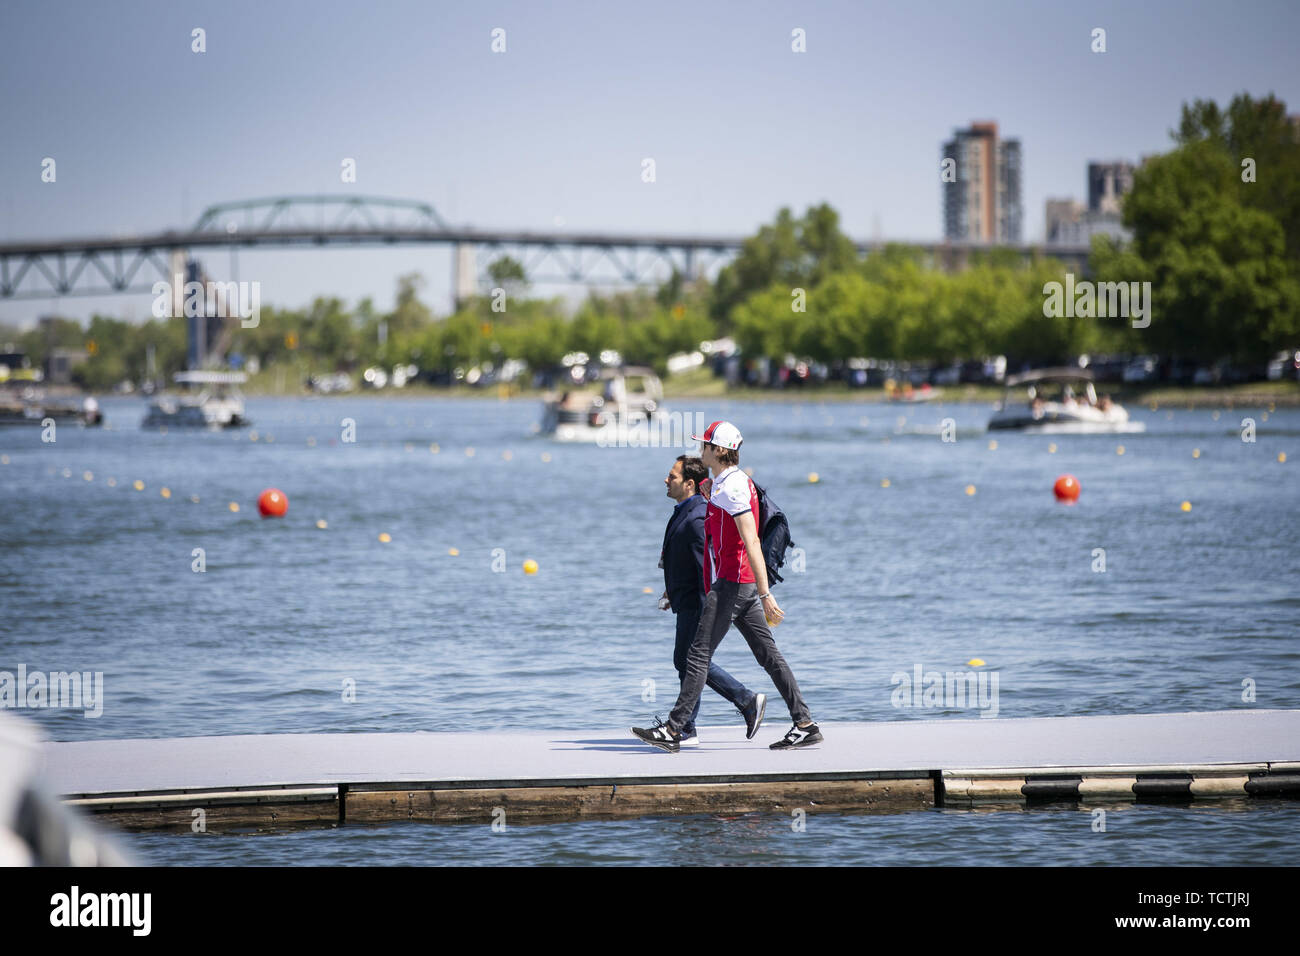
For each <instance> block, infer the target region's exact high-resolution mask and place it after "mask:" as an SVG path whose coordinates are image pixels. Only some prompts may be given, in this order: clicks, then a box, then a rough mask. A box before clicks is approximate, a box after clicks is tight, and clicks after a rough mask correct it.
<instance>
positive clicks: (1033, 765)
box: [43, 710, 1300, 823]
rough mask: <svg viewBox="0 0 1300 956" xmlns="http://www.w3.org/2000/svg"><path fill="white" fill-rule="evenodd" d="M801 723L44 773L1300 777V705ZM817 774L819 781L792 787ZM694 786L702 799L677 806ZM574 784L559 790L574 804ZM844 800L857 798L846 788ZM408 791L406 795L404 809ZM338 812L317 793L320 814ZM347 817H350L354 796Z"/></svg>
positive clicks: (169, 755) (195, 744) (227, 754)
mask: <svg viewBox="0 0 1300 956" xmlns="http://www.w3.org/2000/svg"><path fill="white" fill-rule="evenodd" d="M786 726H787V725H786V724H784V723H782V722H780V721H769V722H766V723H765V724H764V726H763V728H762V729H761V730H760V731H759V733H758V735H757V737H756V738H755V739H754V740H752V741H747V740H745V737H744V729H743V727H740V726H737V725H733V726H726V727H705V728H702V729H701V731H700V739H701V746H700V747H699V748H684V749H683V750H682V751H681V753H679V754H668V753H664V752H662V751H659V750H656V749H654V748H652V747H650V746H648V745H646V744H643V743H641V742H640V741H638V740H636V739H635V738H633V737H632V736H631V734H630V733H629V731H628V730H627V729H625V728H616V729H607V730H600V731H593V730H550V731H533V732H529V731H500V732H485V733H403V734H376V733H358V734H274V735H238V736H226V737H178V738H170V739H161V740H158V739H126V740H95V741H81V742H66V743H57V742H55V743H46V744H44V745H43V754H44V760H45V775H44V776H45V784H46V786H47V788H48V789H50V790H52V791H54V792H56V793H58V794H61V795H63V796H64V797H65V798H66V799H70V800H73V801H75V802H78V803H81V804H82V805H84V806H86V807H88V808H90V809H93V810H97V811H113V810H115V811H126V810H129V809H136V810H138V809H140V808H153V809H158V808H165V807H166V806H168V805H172V804H178V803H180V802H184V803H185V804H186V806H202V805H206V804H213V805H216V804H224V805H227V806H229V805H232V804H236V803H239V802H241V801H240V799H239V796H240V792H241V791H260V792H259V793H257V794H252V793H247V794H245V796H246V799H245V800H244V801H243V802H246V803H260V804H268V803H275V802H277V801H276V800H275V799H273V797H274V791H275V790H276V789H277V788H278V789H281V790H284V791H285V792H284V793H283V797H284V799H285V800H286V801H289V802H292V801H293V800H301V801H308V802H310V801H316V802H320V801H322V800H325V801H327V802H328V800H329V799H332V800H333V801H334V802H335V803H338V804H340V805H341V804H342V803H343V802H344V801H345V800H354V799H356V794H358V793H362V792H369V793H371V794H372V796H375V795H378V794H379V793H384V794H396V793H398V792H401V793H403V794H404V796H403V798H402V799H403V800H405V801H406V802H407V804H408V805H409V806H408V807H407V809H406V810H405V811H402V812H405V813H406V815H407V816H419V815H420V814H419V812H418V811H417V810H416V809H412V808H413V807H414V806H415V803H413V801H415V802H418V801H416V798H415V794H416V792H417V791H418V792H421V793H424V794H426V795H428V794H434V795H438V794H440V795H441V797H437V796H429V798H428V800H427V801H426V802H427V803H428V807H429V808H432V807H433V806H434V805H435V804H438V805H440V806H442V807H443V808H444V809H445V808H446V807H448V806H450V804H449V802H448V801H449V799H450V798H449V796H448V794H449V793H451V792H453V791H459V792H460V796H459V797H458V799H460V800H461V802H462V803H463V802H464V800H465V799H468V798H467V797H466V796H465V795H466V794H467V793H468V792H470V791H478V792H480V793H481V794H483V795H484V797H483V798H484V800H490V799H493V797H492V796H491V795H492V794H496V795H497V796H496V797H495V798H496V799H501V800H507V802H508V798H509V797H510V796H511V795H513V796H514V799H515V802H516V803H517V804H519V805H521V806H522V805H523V803H526V802H531V803H532V804H533V805H534V807H533V809H534V810H536V811H537V812H542V811H544V810H545V806H540V807H539V806H537V804H538V803H539V802H540V803H542V804H545V803H546V802H547V801H551V802H554V800H552V798H551V797H549V796H546V795H545V794H544V793H543V791H544V790H547V788H550V789H551V790H554V791H555V792H556V793H558V794H561V795H567V796H571V795H572V794H573V793H575V792H577V791H579V790H582V791H591V792H592V793H595V792H596V791H597V790H598V789H599V790H600V792H601V793H606V794H608V795H609V799H604V803H605V804H607V806H605V807H604V809H605V810H608V811H609V812H616V808H615V807H614V806H613V804H616V803H617V802H618V799H619V798H618V794H619V793H620V791H619V789H618V788H620V787H623V788H627V787H641V788H643V790H645V791H646V792H647V793H650V792H653V793H657V794H658V797H660V798H663V799H659V798H656V800H653V801H651V804H652V806H653V807H654V808H658V809H661V810H665V811H671V810H678V811H679V812H680V811H683V810H686V811H689V810H693V809H698V808H699V806H701V805H704V804H701V803H700V800H705V797H703V796H700V794H703V793H706V792H707V790H708V788H709V787H712V788H713V791H712V792H713V794H714V796H715V797H716V796H717V795H718V794H724V795H725V794H726V793H727V792H729V790H728V788H730V791H734V792H735V793H742V792H743V793H744V794H745V798H744V799H742V800H740V801H739V803H738V804H737V806H738V807H739V806H740V805H741V804H743V805H744V806H749V805H750V804H751V803H753V802H754V794H755V793H756V792H757V791H755V790H754V786H753V785H760V784H780V785H781V786H780V788H779V791H780V794H782V795H783V796H782V797H781V799H780V800H777V801H776V803H777V804H778V805H781V806H785V805H786V804H787V803H788V802H789V800H791V799H797V797H798V794H799V793H803V792H805V791H806V792H807V793H809V794H812V793H813V792H814V791H816V790H817V789H818V787H819V786H820V787H823V788H824V787H825V786H829V782H831V781H839V782H845V781H848V782H852V781H860V782H866V783H870V784H871V785H872V787H874V789H875V796H874V797H873V798H872V799H868V800H864V801H863V803H864V805H865V804H867V803H871V802H873V800H875V801H877V802H879V801H883V802H884V803H888V802H889V800H890V799H892V798H898V797H899V795H900V794H902V793H904V792H905V794H906V799H905V800H904V802H905V803H908V805H911V804H912V803H914V802H915V801H916V800H918V799H923V798H924V796H925V792H926V791H928V792H929V793H930V794H931V795H932V796H931V798H930V804H931V805H933V804H934V803H935V802H938V803H942V802H943V792H942V786H943V783H942V782H943V781H944V780H948V781H958V780H960V781H961V785H960V787H957V788H954V790H960V791H961V796H962V799H963V800H966V799H968V798H969V797H970V795H971V794H972V793H974V792H976V791H979V790H980V786H981V785H980V784H979V782H978V781H979V780H994V779H999V778H1001V779H1003V780H1004V783H1005V781H1006V780H1007V779H1010V780H1012V781H1013V782H1014V781H1016V780H1019V781H1020V784H1015V785H1013V786H1012V787H1011V790H1012V791H1015V792H1020V790H1019V789H1018V788H1019V787H1021V785H1023V784H1024V783H1025V781H1029V784H1030V789H1032V785H1033V781H1034V780H1035V779H1037V778H1053V779H1057V778H1061V779H1066V780H1067V782H1068V780H1069V779H1070V778H1073V777H1078V778H1080V779H1084V780H1085V785H1084V790H1083V792H1085V793H1090V794H1095V793H1099V792H1102V791H1103V790H1104V789H1105V788H1104V787H1103V788H1102V789H1101V790H1098V789H1096V788H1095V787H1094V788H1093V789H1089V786H1090V784H1089V783H1088V782H1087V781H1088V780H1090V779H1091V778H1094V777H1097V778H1106V779H1111V780H1118V781H1128V783H1126V784H1124V785H1125V786H1130V787H1131V785H1132V782H1133V781H1135V780H1136V781H1139V783H1140V782H1141V781H1142V780H1143V779H1145V778H1147V777H1150V776H1151V775H1164V776H1165V777H1170V778H1171V779H1174V780H1175V781H1177V780H1178V779H1179V778H1180V776H1181V777H1183V778H1186V780H1185V781H1184V782H1188V781H1192V778H1193V777H1200V776H1207V775H1208V776H1214V777H1218V778H1223V779H1224V780H1231V781H1235V783H1232V784H1231V787H1235V790H1232V789H1231V787H1230V788H1229V790H1228V791H1225V792H1235V793H1236V794H1242V793H1243V792H1250V791H1249V788H1246V790H1245V791H1243V789H1242V788H1243V787H1244V786H1245V784H1247V783H1249V782H1250V781H1251V780H1252V779H1256V780H1259V781H1262V780H1264V779H1265V778H1268V777H1270V776H1271V777H1272V778H1274V780H1277V779H1281V778H1287V779H1300V778H1297V775H1298V774H1300V710H1233V711H1217V712H1202V713H1177V714H1133V715H1122V716H1097V717H1052V718H1018V719H980V718H973V719H939V720H896V721H885V722H873V723H826V724H823V725H822V730H823V733H824V734H825V736H826V740H825V742H823V743H822V744H820V745H817V746H815V747H809V748H805V749H801V750H795V751H785V752H775V751H772V750H770V749H769V748H768V744H769V743H771V742H772V741H774V740H776V739H778V738H779V737H780V736H781V734H782V733H783V732H784V730H785V729H786ZM1171 775H1172V777H1171ZM972 780H974V781H976V782H975V783H974V784H972ZM801 782H802V783H803V784H805V785H806V786H804V787H803V790H800V789H799V788H798V787H793V789H792V786H793V785H794V784H796V783H801ZM683 785H685V786H683ZM743 785H750V786H748V788H745V787H744V786H743ZM738 786H740V787H741V789H739V790H737V789H736V788H737V787H738ZM557 788H558V789H557ZM575 788H576V789H575ZM611 788H613V789H612V790H611ZM647 788H648V789H647ZM656 788H658V789H656ZM665 788H666V789H665ZM702 788H703V789H702ZM985 789H986V790H988V791H989V792H990V793H993V792H995V791H996V792H998V793H1003V795H1004V796H1005V792H1006V791H1007V787H1006V786H999V787H993V788H988V787H986V788H985ZM1175 789H1177V788H1175ZM1184 789H1186V788H1184ZM1273 789H1274V790H1276V789H1278V788H1277V787H1276V786H1274V788H1273ZM1283 789H1285V788H1283ZM290 791H296V792H290ZM885 791H889V792H888V793H885ZM1191 791H1192V792H1197V787H1196V786H1194V785H1193V786H1191ZM268 792H271V794H272V795H271V796H268V795H267V794H268ZM621 792H622V793H624V794H625V797H624V799H625V801H631V802H625V804H624V806H623V808H622V809H623V811H624V812H626V813H629V814H630V813H634V812H644V808H642V811H637V810H636V808H635V806H634V804H635V802H636V801H635V800H632V797H631V796H626V795H627V794H630V793H631V791H626V790H624V791H621ZM1024 792H1026V793H1028V792H1029V791H1028V790H1025V791H1024ZM502 794H504V796H501V795H502ZM665 794H668V795H669V796H665ZM683 794H695V795H696V797H693V798H692V799H691V800H686V801H685V803H684V804H683V805H682V806H681V807H679V806H678V804H679V803H682V799H683V798H682V795H683ZM567 796H566V799H565V800H559V804H566V802H571V801H567ZM669 797H671V799H670V798H669ZM696 798H698V799H696ZM840 798H841V802H843V801H846V800H847V801H848V802H849V803H852V801H851V800H850V799H849V796H848V794H847V793H841V794H840ZM439 799H440V800H441V803H440V804H439ZM557 799H558V798H557ZM593 799H594V798H593ZM602 799H603V798H602ZM719 799H720V800H721V803H720V802H719ZM719 799H712V798H710V799H709V800H705V803H706V804H707V805H708V806H715V807H716V806H723V805H726V800H725V798H719ZM810 799H812V800H813V802H814V803H817V802H818V801H816V800H815V798H812V797H810ZM692 800H694V802H692ZM281 802H283V801H281ZM371 802H372V803H375V801H374V800H372V801H371ZM398 802H400V801H398V800H397V798H394V802H393V806H394V807H397V805H398ZM760 802H761V801H760ZM824 802H825V801H822V803H824ZM583 806H586V807H587V808H588V810H587V811H581V808H579V811H574V810H573V808H572V807H569V809H567V810H566V809H565V807H562V806H559V805H558V804H557V805H556V806H555V807H553V809H555V812H556V814H557V815H560V816H566V815H581V812H595V811H594V809H593V806H594V805H592V803H591V801H590V800H588V801H586V802H585V803H584V804H583ZM399 809H400V808H399ZM580 811H581V812H580ZM333 812H335V811H333V810H329V809H324V808H319V807H318V808H317V818H318V819H325V818H327V817H328V816H329V815H330V814H331V813H333ZM429 812H431V813H432V812H433V811H432V809H430V811H429ZM475 812H477V811H475ZM394 814H395V815H398V816H400V815H401V812H399V811H398V810H394ZM337 815H338V818H339V819H343V818H344V816H345V813H344V810H343V808H342V806H340V807H339V809H338V811H337ZM346 816H347V818H349V819H351V818H352V817H353V815H352V814H351V813H347V814H346ZM134 822H136V823H141V821H140V820H136V821H134Z"/></svg>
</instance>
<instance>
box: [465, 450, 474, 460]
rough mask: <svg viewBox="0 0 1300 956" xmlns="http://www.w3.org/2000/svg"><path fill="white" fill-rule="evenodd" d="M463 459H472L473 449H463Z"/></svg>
mask: <svg viewBox="0 0 1300 956" xmlns="http://www.w3.org/2000/svg"><path fill="white" fill-rule="evenodd" d="M465 457H466V458H473V457H474V449H473V448H466V449H465Z"/></svg>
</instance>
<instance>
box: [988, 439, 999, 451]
mask: <svg viewBox="0 0 1300 956" xmlns="http://www.w3.org/2000/svg"><path fill="white" fill-rule="evenodd" d="M997 449H998V440H997V439H996V438H994V439H991V440H990V441H989V451H997Z"/></svg>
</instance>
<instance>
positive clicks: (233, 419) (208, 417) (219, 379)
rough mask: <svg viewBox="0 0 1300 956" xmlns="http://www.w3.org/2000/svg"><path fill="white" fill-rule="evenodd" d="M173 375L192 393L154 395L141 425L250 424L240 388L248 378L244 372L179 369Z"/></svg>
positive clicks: (235, 425)
mask: <svg viewBox="0 0 1300 956" xmlns="http://www.w3.org/2000/svg"><path fill="white" fill-rule="evenodd" d="M173 378H174V380H175V382H176V384H178V385H185V386H187V387H188V388H189V392H188V393H187V394H183V395H170V394H166V393H163V394H160V395H158V396H157V397H155V398H154V400H153V401H152V402H150V403H149V412H148V414H146V415H145V417H144V421H143V422H141V423H140V427H141V428H164V427H166V428H242V427H243V426H245V425H247V424H249V421H248V419H247V418H245V417H244V396H243V395H242V394H241V393H240V391H239V386H240V385H242V384H243V383H244V382H246V381H248V376H247V375H245V374H244V373H243V372H207V371H190V372H177V373H176V375H175V376H174V377H173Z"/></svg>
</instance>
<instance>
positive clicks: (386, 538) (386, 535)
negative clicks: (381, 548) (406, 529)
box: [379, 531, 393, 544]
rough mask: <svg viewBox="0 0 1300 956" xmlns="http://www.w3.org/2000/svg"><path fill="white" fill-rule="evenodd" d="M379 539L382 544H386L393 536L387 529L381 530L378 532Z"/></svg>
mask: <svg viewBox="0 0 1300 956" xmlns="http://www.w3.org/2000/svg"><path fill="white" fill-rule="evenodd" d="M379 540H380V541H382V542H383V543H384V544H388V542H390V541H392V540H393V536H392V535H391V534H389V533H388V532H387V531H381V532H379Z"/></svg>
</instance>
